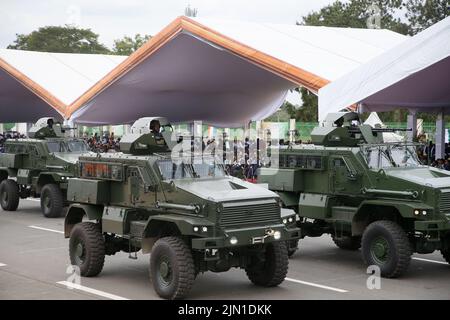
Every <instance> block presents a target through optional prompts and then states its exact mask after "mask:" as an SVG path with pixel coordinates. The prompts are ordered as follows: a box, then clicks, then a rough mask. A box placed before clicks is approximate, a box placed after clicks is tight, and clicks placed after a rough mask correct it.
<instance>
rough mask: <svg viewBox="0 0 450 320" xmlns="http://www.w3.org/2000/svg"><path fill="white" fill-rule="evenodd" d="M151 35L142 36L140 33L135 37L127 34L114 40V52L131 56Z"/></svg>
mask: <svg viewBox="0 0 450 320" xmlns="http://www.w3.org/2000/svg"><path fill="white" fill-rule="evenodd" d="M150 38H151V36H149V35H144V36H141V35H140V34H139V33H138V34H136V35H135V36H134V38H131V37H128V36H125V37H123V38H122V39H117V40H114V47H113V53H114V54H118V55H123V56H129V55H130V54H132V53H133V52H135V51H136V50H137V49H139V48H140V47H141V46H142V45H143V44H144V43H146V42H147V41H148V40H149V39H150Z"/></svg>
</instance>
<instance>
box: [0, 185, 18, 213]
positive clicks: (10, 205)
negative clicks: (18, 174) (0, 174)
mask: <svg viewBox="0 0 450 320" xmlns="http://www.w3.org/2000/svg"><path fill="white" fill-rule="evenodd" d="M19 199H20V197H19V186H18V185H17V183H16V182H15V181H14V180H11V179H7V180H3V181H2V183H0V203H1V206H2V209H3V210H5V211H16V210H17V207H18V206H19Z"/></svg>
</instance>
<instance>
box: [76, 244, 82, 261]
mask: <svg viewBox="0 0 450 320" xmlns="http://www.w3.org/2000/svg"><path fill="white" fill-rule="evenodd" d="M83 253H84V248H83V244H82V243H79V244H77V247H76V248H75V254H76V256H77V257H78V258H80V259H81V258H82V257H83Z"/></svg>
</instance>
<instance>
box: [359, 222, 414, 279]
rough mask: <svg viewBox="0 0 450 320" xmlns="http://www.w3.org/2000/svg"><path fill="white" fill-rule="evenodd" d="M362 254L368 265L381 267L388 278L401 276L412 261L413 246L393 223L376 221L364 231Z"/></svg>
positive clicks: (384, 275)
mask: <svg viewBox="0 0 450 320" xmlns="http://www.w3.org/2000/svg"><path fill="white" fill-rule="evenodd" d="M362 254H363V258H364V261H365V262H366V263H367V265H377V266H378V267H380V271H381V275H382V276H383V277H386V278H396V277H399V276H401V275H402V274H403V273H404V272H405V271H406V270H407V269H408V267H409V263H410V261H411V254H412V250H411V245H410V242H409V239H408V236H407V235H406V233H405V231H404V230H403V229H402V228H401V227H400V226H399V225H398V224H397V223H395V222H393V221H387V220H382V221H375V222H373V223H371V224H370V225H369V226H368V227H367V228H366V230H365V231H364V234H363V237H362Z"/></svg>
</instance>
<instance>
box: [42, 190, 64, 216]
mask: <svg viewBox="0 0 450 320" xmlns="http://www.w3.org/2000/svg"><path fill="white" fill-rule="evenodd" d="M63 206H64V197H63V193H62V192H61V189H60V188H59V187H58V185H56V184H53V183H51V184H46V185H45V186H44V187H43V188H42V190H41V210H42V213H43V214H44V216H45V217H47V218H56V217H59V216H61V214H62V212H63Z"/></svg>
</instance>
